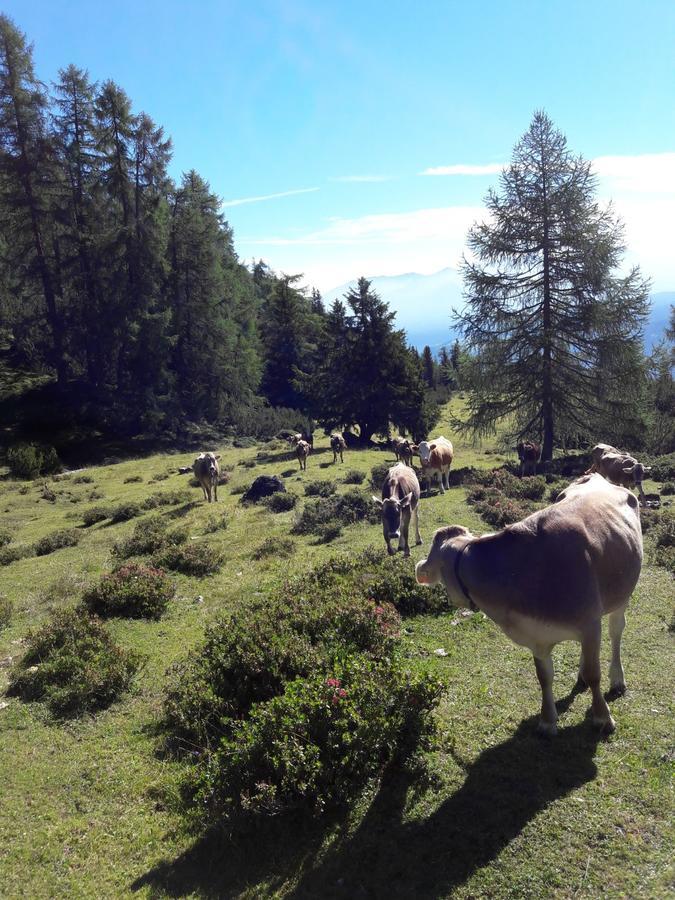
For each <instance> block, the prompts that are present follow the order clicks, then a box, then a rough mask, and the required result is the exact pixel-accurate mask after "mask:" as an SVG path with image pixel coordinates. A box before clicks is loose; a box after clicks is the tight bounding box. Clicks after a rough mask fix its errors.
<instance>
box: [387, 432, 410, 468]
mask: <svg viewBox="0 0 675 900" xmlns="http://www.w3.org/2000/svg"><path fill="white" fill-rule="evenodd" d="M391 446H392V449H393V451H394V456H395V457H396V459H397V460H402V461H403V462H404V463H405V464H406V465H407V466H411V465H412V457H413V450H412V444H411V443H410V441H409V440H408V439H407V438H402V437H395V438H393V439H392V442H391Z"/></svg>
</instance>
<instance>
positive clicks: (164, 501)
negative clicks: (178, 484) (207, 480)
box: [142, 488, 192, 509]
mask: <svg viewBox="0 0 675 900" xmlns="http://www.w3.org/2000/svg"><path fill="white" fill-rule="evenodd" d="M191 500H192V494H191V493H190V492H189V491H186V490H185V489H181V488H177V489H176V490H174V491H159V492H158V493H156V494H151V495H150V496H149V497H147V498H146V499H145V500H144V501H143V504H142V505H143V509H158V508H159V507H160V506H176V505H177V504H178V503H189V502H190V501H191Z"/></svg>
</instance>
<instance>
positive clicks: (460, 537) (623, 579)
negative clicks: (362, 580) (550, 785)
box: [416, 474, 642, 734]
mask: <svg viewBox="0 0 675 900" xmlns="http://www.w3.org/2000/svg"><path fill="white" fill-rule="evenodd" d="M641 565H642V531H641V529H640V513H639V507H638V502H637V499H636V498H635V496H634V495H633V494H632V493H631V492H630V491H627V490H626V489H625V488H622V487H617V486H615V485H612V484H610V483H609V482H608V481H606V480H605V479H604V478H602V476H601V475H599V474H592V475H583V476H582V477H581V478H578V479H577V480H576V481H574V482H572V484H571V485H569V487H567V488H565V490H564V491H563V492H562V493H561V495H560V497H559V498H558V500H557V501H556V503H554V504H553V505H552V506H547V507H546V508H545V509H541V510H539V511H538V512H535V513H533V514H532V515H531V516H528V517H527V518H526V519H523V521H522V522H516V523H515V524H514V525H509V526H507V527H506V528H504V529H503V530H502V531H498V532H496V533H495V534H486V535H483V536H482V537H474V535H472V534H471V533H470V532H469V531H468V530H467V529H466V528H463V527H462V526H461V525H451V526H449V527H446V528H439V530H438V531H437V532H436V534H435V535H434V539H433V544H432V547H431V552H430V553H429V556H428V558H427V559H425V560H421V561H420V562H419V563H418V564H417V569H416V576H417V581H418V582H419V583H420V584H427V585H432V584H437V583H439V582H442V583H443V584H444V585H445V589H446V591H447V594H448V597H449V598H450V600H451V602H452V603H454V604H456V605H458V606H464V607H470V608H472V609H480V610H482V611H483V612H484V613H485V614H486V615H487V616H488V617H489V618H490V619H492V620H493V621H494V622H496V624H497V625H499V627H500V628H501V629H502V631H504V632H505V633H506V634H507V635H508V637H510V638H511V640H512V641H514V642H515V643H516V644H520V645H521V646H524V647H528V648H529V649H530V650H531V651H532V654H533V656H534V664H535V668H536V672H537V677H538V679H539V683H540V685H541V691H542V707H541V720H540V723H539V728H540V730H541V731H543V732H545V733H548V734H555V732H556V729H557V726H556V722H557V718H558V715H557V712H556V707H555V702H554V699H553V662H552V660H551V650H552V649H553V647H554V646H555V645H556V644H558V643H560V642H561V641H567V640H574V641H579V642H580V643H581V661H580V664H579V685H580V686H587V687H589V688H590V689H591V692H592V695H593V703H592V714H593V719H594V722H595V723H596V724H597V725H599V726H601V727H602V729H603V730H604V731H607V732H610V731H613V730H614V727H615V725H614V720H613V719H612V716H611V715H610V711H609V707H608V706H607V703H606V702H605V698H604V697H603V695H602V691H601V690H600V637H601V630H602V624H601V622H602V617H603V616H605V615H608V616H609V633H610V637H611V640H612V661H611V664H610V667H609V679H610V684H611V688H612V692H613V693H615V694H619V693H623V692H624V691H625V689H626V685H625V681H624V672H623V667H622V665H621V635H622V633H623V629H624V626H625V623H626V619H625V615H624V613H625V610H626V607H627V606H628V601H629V599H630V596H631V594H632V592H633V589H634V588H635V585H636V584H637V580H638V577H639V575H640V567H641Z"/></svg>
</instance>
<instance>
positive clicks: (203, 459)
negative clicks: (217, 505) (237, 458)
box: [192, 453, 220, 503]
mask: <svg viewBox="0 0 675 900" xmlns="http://www.w3.org/2000/svg"><path fill="white" fill-rule="evenodd" d="M219 459H220V455H219V454H218V455H217V454H215V453H200V454H199V456H198V457H197V459H195V461H194V462H193V463H192V471H193V472H194V473H195V478H196V479H197V481H198V482H199V484H200V485H201V488H202V490H203V491H204V499H205V500H206V501H207V502H208V503H211V498H212V497H213V500H214V502H215V501H216V500H217V499H218V477H219V476H220V466H219V465H218V460H219Z"/></svg>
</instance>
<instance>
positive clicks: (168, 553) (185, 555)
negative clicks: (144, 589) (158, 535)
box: [154, 541, 225, 578]
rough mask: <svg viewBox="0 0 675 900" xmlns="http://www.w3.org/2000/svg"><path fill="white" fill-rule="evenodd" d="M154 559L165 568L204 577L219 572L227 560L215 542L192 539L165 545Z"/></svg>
mask: <svg viewBox="0 0 675 900" xmlns="http://www.w3.org/2000/svg"><path fill="white" fill-rule="evenodd" d="M154 561H155V563H156V564H157V565H159V566H162V567H163V568H165V569H171V570H172V571H174V572H182V573H183V574H184V575H194V576H195V577H197V578H202V577H204V576H205V575H213V573H214V572H219V571H220V569H221V567H222V565H223V562H224V561H225V555H224V554H223V551H222V550H221V549H220V548H219V547H217V546H216V545H215V544H211V543H208V542H207V541H192V542H190V543H188V544H180V545H175V544H174V545H169V546H166V547H164V548H163V549H162V550H161V551H160V552H159V553H158V554H157V555H156V556H155V557H154Z"/></svg>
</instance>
